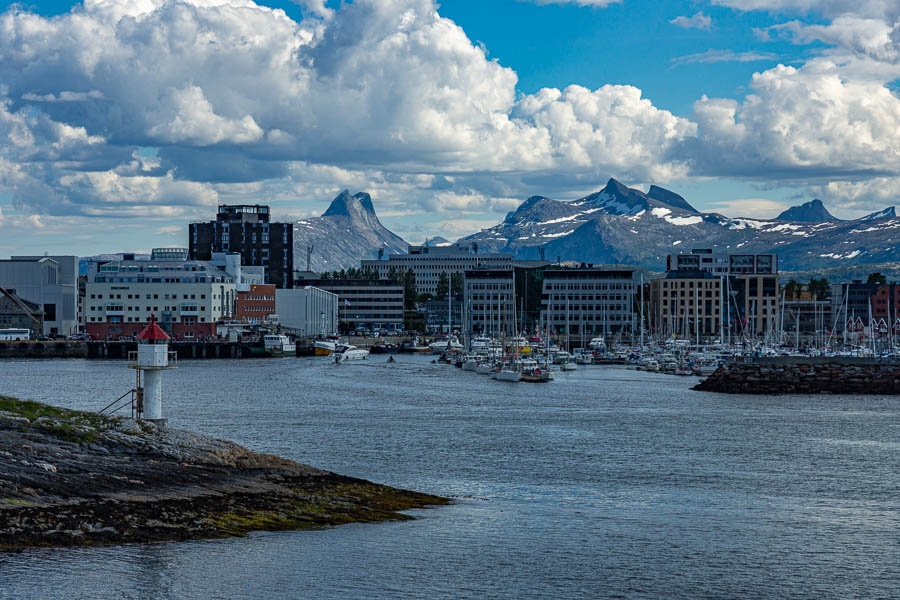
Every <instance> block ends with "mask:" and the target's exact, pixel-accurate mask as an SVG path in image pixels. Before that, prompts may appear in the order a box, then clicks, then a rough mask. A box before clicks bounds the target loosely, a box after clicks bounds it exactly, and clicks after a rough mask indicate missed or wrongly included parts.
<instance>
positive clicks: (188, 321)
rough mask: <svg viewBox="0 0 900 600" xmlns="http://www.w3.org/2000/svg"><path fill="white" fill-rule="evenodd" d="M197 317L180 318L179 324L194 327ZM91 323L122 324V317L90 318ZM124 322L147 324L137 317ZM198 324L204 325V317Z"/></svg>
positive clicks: (144, 320) (128, 318)
mask: <svg viewBox="0 0 900 600" xmlns="http://www.w3.org/2000/svg"><path fill="white" fill-rule="evenodd" d="M196 319H197V317H182V318H181V322H182V323H183V324H184V325H194V324H195V323H196V322H197V320H196ZM88 320H89V321H90V322H92V323H122V317H116V316H110V317H107V318H106V319H104V318H103V317H91V318H90V319H88ZM125 321H126V322H128V323H147V322H148V321H147V319H140V318H138V317H126V318H125ZM172 322H173V323H177V322H178V317H172ZM200 322H201V323H205V322H206V317H200Z"/></svg>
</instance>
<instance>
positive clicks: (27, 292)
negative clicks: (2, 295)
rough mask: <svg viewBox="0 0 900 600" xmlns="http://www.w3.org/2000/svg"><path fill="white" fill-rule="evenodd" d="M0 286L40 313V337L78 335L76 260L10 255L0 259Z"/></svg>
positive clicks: (69, 257) (61, 257) (66, 257)
mask: <svg viewBox="0 0 900 600" xmlns="http://www.w3.org/2000/svg"><path fill="white" fill-rule="evenodd" d="M0 287H3V288H5V289H6V290H8V291H11V292H14V293H15V294H16V295H17V296H19V297H20V298H24V299H25V300H28V301H29V302H33V303H34V304H37V305H38V306H40V307H41V310H42V311H43V312H44V331H43V334H44V335H53V336H55V335H64V336H65V335H72V334H75V333H78V257H77V256H13V257H11V258H10V259H8V260H0Z"/></svg>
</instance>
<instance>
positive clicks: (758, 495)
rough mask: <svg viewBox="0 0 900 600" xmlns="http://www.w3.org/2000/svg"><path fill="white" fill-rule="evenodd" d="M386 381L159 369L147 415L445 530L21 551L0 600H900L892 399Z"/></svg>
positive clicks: (561, 380)
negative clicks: (349, 479) (207, 599)
mask: <svg viewBox="0 0 900 600" xmlns="http://www.w3.org/2000/svg"><path fill="white" fill-rule="evenodd" d="M388 358H389V357H387V356H383V357H380V358H378V357H374V356H371V357H369V359H368V360H365V361H355V362H352V363H348V364H345V365H340V366H336V365H334V364H333V363H330V362H329V361H327V360H322V359H321V358H316V357H309V358H298V359H296V360H271V359H262V358H260V359H245V360H221V361H198V360H194V361H191V360H180V361H179V365H178V367H179V368H178V369H177V370H174V371H171V372H168V373H167V374H166V383H165V389H166V394H167V400H166V414H167V416H168V418H169V420H170V423H171V424H172V425H173V426H178V427H184V428H188V429H191V430H194V431H197V432H200V433H203V434H206V435H210V436H213V437H217V438H223V439H230V440H234V441H236V442H238V443H240V444H243V445H245V446H247V447H249V448H250V449H251V450H255V451H258V452H270V453H275V454H278V455H281V456H285V457H287V458H291V459H294V460H300V461H302V462H304V463H308V464H312V465H316V466H318V467H322V468H326V469H329V470H334V471H337V472H340V473H344V474H347V475H350V476H356V477H364V478H367V479H371V480H376V481H379V482H383V483H385V484H388V485H392V486H395V487H400V488H404V489H418V490H428V491H431V492H434V493H438V494H442V495H445V496H450V497H451V498H452V499H453V501H454V504H452V505H451V506H448V507H443V508H440V509H438V510H429V511H414V512H413V513H412V514H413V515H414V516H415V517H416V520H414V521H411V522H406V523H389V524H382V525H377V526H372V525H366V526H344V527H340V528H334V529H324V530H319V531H305V532H285V533H261V534H251V535H250V536H248V537H247V538H239V539H231V540H220V541H207V542H186V543H177V544H154V545H151V546H118V547H108V548H83V549H75V550H53V549H34V550H26V551H25V552H23V553H20V554H15V555H7V556H3V557H2V567H0V586H2V589H3V590H4V593H6V594H9V595H10V597H15V598H23V599H29V600H30V599H37V598H40V599H42V600H46V599H50V600H57V599H62V598H71V597H87V596H90V597H92V598H100V599H106V598H120V597H122V596H123V595H125V596H127V595H129V594H131V595H135V596H138V597H171V598H175V597H179V598H180V597H202V596H205V595H206V594H205V591H206V590H208V589H210V588H213V587H214V588H215V589H216V590H217V594H219V595H221V596H222V597H228V598H246V599H250V598H258V597H260V595H265V596H266V597H268V598H275V599H280V598H293V597H296V590H298V589H303V590H304V594H305V595H306V596H307V597H334V596H335V595H338V596H342V597H359V598H362V597H365V598H397V597H435V596H454V597H472V598H474V597H498V598H521V597H529V596H542V595H543V596H552V597H555V598H584V597H598V596H602V597H607V596H627V597H670V598H676V597H678V598H695V597H697V594H696V590H697V589H701V588H702V589H703V590H704V595H706V596H708V597H785V598H800V597H803V598H808V597H820V598H833V597H839V596H840V597H843V596H845V594H843V593H842V592H841V590H849V591H848V594H847V595H850V596H852V595H854V592H853V590H857V591H858V590H865V592H866V595H867V596H873V597H879V596H880V597H890V596H892V595H893V593H894V592H893V591H894V589H895V588H896V586H897V585H898V583H900V580H898V577H897V575H896V574H895V573H894V572H893V571H890V570H888V571H885V568H884V565H885V564H892V563H893V562H895V560H896V559H897V549H896V544H895V543H894V542H895V540H894V531H895V524H896V523H895V521H896V518H895V517H896V515H897V514H898V511H900V503H898V500H897V493H896V479H895V476H894V472H895V471H896V469H897V467H898V465H900V448H898V446H897V444H896V439H895V435H894V432H895V430H896V428H897V427H898V426H900V410H898V408H897V406H896V402H895V401H894V400H893V399H892V398H889V397H881V396H857V397H844V396H841V395H839V394H833V395H827V396H820V395H814V396H803V395H793V396H782V397H768V396H755V395H746V396H729V395H725V394H717V393H700V392H694V391H691V390H690V386H691V385H692V382H695V381H696V378H680V377H672V376H667V375H663V374H658V373H651V372H642V371H635V370H629V369H628V367H627V366H623V365H610V366H603V367H588V368H582V369H579V370H578V371H575V372H571V373H566V374H565V375H564V376H563V375H562V374H558V376H557V378H556V379H555V380H554V381H552V382H549V383H547V384H544V385H538V386H526V385H517V386H515V392H514V393H509V390H510V389H511V388H509V387H505V386H504V385H503V384H502V383H501V382H492V381H490V380H489V379H488V378H485V377H483V376H480V375H478V374H477V373H475V372H466V371H462V370H461V369H455V368H453V367H450V366H449V365H447V364H440V363H432V362H431V361H432V360H433V358H432V356H431V355H427V354H425V355H416V354H398V355H393V358H394V359H395V362H393V363H387V362H386V361H387V359H388ZM376 359H377V361H378V362H376ZM0 380H2V381H3V382H4V388H5V389H4V391H5V393H8V394H10V395H15V396H18V397H22V398H31V399H34V400H40V401H46V402H52V403H56V404H64V405H66V406H69V407H71V408H79V409H86V410H96V409H97V408H98V406H99V405H101V404H105V402H101V399H102V400H105V399H106V398H114V397H115V396H118V395H119V393H120V392H121V388H122V387H127V386H130V384H131V382H130V380H129V372H128V370H127V369H126V368H125V362H124V361H112V360H109V361H87V360H77V359H76V360H40V361H28V360H12V361H2V362H0ZM251 380H252V381H256V382H259V384H258V385H252V386H248V385H246V382H247V381H251ZM60 389H65V390H66V393H65V394H64V395H60V394H59V393H58V390H60ZM648 390H651V391H650V392H648ZM36 571H39V572H40V573H41V587H40V588H36V587H35V586H34V573H35V572H36ZM847 586H850V587H849V588H848V587H847Z"/></svg>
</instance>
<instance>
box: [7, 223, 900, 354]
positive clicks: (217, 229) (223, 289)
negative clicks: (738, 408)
mask: <svg viewBox="0 0 900 600" xmlns="http://www.w3.org/2000/svg"><path fill="white" fill-rule="evenodd" d="M186 233H187V244H186V247H165V248H156V249H154V250H153V251H152V254H151V255H150V256H149V258H148V257H146V256H135V255H133V254H123V255H121V256H116V257H114V258H110V259H101V258H90V259H81V258H79V257H77V256H12V257H10V258H9V259H5V260H0V339H4V340H23V341H24V340H37V341H47V340H57V339H70V340H73V339H74V340H121V339H126V340H130V339H133V338H134V336H135V335H136V334H137V333H138V332H140V331H141V330H142V329H144V328H145V327H146V326H147V325H148V323H149V322H150V320H151V318H153V319H154V320H155V321H156V322H158V324H159V326H160V327H161V328H162V329H163V330H164V331H165V332H166V333H167V334H168V335H169V336H171V337H172V338H173V339H174V340H182V341H184V340H187V341H189V340H195V341H200V340H222V339H235V337H236V336H253V335H257V336H259V335H263V334H264V333H266V332H271V333H278V334H287V335H290V336H291V337H293V338H298V339H299V338H306V339H316V338H323V337H325V336H328V335H333V334H344V335H348V334H350V335H356V336H370V337H375V336H386V335H397V334H406V335H419V334H430V335H442V334H452V333H460V334H466V335H486V336H493V337H498V336H513V335H520V334H529V333H530V334H541V333H544V334H548V335H552V336H561V335H566V336H577V337H578V338H579V339H580V340H581V341H584V340H587V339H590V338H593V337H595V336H604V337H606V338H617V339H619V340H622V341H625V340H627V341H628V342H633V341H634V340H635V339H637V338H638V337H639V336H640V337H643V336H649V337H657V338H682V339H687V340H696V341H697V343H698V344H699V343H701V341H702V342H703V343H726V342H730V343H735V342H749V343H759V342H766V343H768V344H773V345H777V344H789V345H791V346H796V347H801V346H808V347H816V348H818V347H823V346H836V345H842V346H860V345H866V344H874V343H876V341H877V343H879V344H881V345H882V346H883V347H890V348H891V349H892V348H893V347H894V344H895V342H896V340H895V339H894V338H895V335H896V334H897V330H898V329H900V312H898V311H900V285H898V284H897V283H889V282H888V281H887V280H886V278H885V276H883V275H881V274H880V273H872V274H871V275H870V276H869V277H868V278H867V279H866V280H854V281H828V280H826V279H824V278H812V279H810V280H809V281H796V280H794V279H787V280H785V278H782V277H780V276H779V264H778V255H777V254H774V253H768V254H737V253H724V252H721V251H717V250H714V249H709V248H693V249H690V250H687V251H684V252H681V253H677V254H670V255H668V256H667V257H666V260H665V264H660V265H659V270H658V273H656V274H653V273H646V272H644V271H642V270H639V269H638V268H637V267H634V268H628V267H625V266H621V265H616V266H611V265H598V264H586V263H581V262H574V261H568V260H566V257H558V258H557V260H556V261H548V260H516V258H515V256H514V255H512V254H504V253H492V252H484V251H479V247H478V244H477V243H475V242H471V243H460V242H457V243H441V244H424V245H410V246H409V247H408V249H407V251H406V252H405V253H385V252H384V251H380V252H378V253H377V255H378V257H377V258H372V259H366V258H361V259H360V260H359V264H358V266H357V267H353V268H350V269H342V270H339V271H331V272H321V273H318V272H312V271H311V270H310V269H309V260H307V264H302V265H295V263H294V227H293V225H292V224H291V223H281V222H276V221H273V220H272V219H271V213H270V209H269V207H268V206H263V205H237V206H232V205H222V206H219V208H218V213H217V214H216V216H215V220H212V221H209V222H197V223H191V224H190V225H189V227H188V230H187V232H186ZM308 251H309V253H311V252H312V248H309V249H308ZM373 254H375V253H374V252H373Z"/></svg>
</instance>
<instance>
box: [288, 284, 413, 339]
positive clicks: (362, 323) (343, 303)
mask: <svg viewBox="0 0 900 600" xmlns="http://www.w3.org/2000/svg"><path fill="white" fill-rule="evenodd" d="M305 275H306V276H308V274H305ZM295 285H311V286H313V287H317V288H319V289H323V290H326V291H328V292H331V293H333V294H337V297H338V319H339V320H340V321H341V322H343V323H347V324H348V325H349V326H350V328H351V329H369V330H372V329H390V330H398V329H403V284H400V283H396V282H394V281H392V280H390V279H307V278H300V279H297V280H296V281H295Z"/></svg>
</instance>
